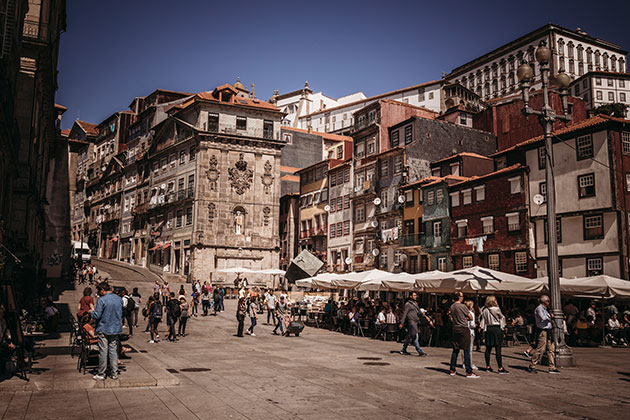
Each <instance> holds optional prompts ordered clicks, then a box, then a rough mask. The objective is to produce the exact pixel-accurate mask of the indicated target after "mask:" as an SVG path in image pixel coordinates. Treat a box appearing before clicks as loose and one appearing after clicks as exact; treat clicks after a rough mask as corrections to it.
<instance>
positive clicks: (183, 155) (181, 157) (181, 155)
mask: <svg viewBox="0 0 630 420" xmlns="http://www.w3.org/2000/svg"><path fill="white" fill-rule="evenodd" d="M184 163H186V151H185V150H182V151H180V152H179V164H180V165H183V164H184Z"/></svg>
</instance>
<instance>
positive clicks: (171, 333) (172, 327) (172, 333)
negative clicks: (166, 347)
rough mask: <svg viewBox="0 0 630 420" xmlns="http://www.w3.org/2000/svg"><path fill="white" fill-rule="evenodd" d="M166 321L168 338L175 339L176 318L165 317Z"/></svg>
mask: <svg viewBox="0 0 630 420" xmlns="http://www.w3.org/2000/svg"><path fill="white" fill-rule="evenodd" d="M166 321H167V323H168V339H169V340H175V339H176V338H177V337H176V336H175V325H177V318H174V317H170V316H169V317H168V318H167V319H166Z"/></svg>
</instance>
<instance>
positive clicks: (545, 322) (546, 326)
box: [527, 295, 560, 374]
mask: <svg viewBox="0 0 630 420" xmlns="http://www.w3.org/2000/svg"><path fill="white" fill-rule="evenodd" d="M538 302H539V303H540V304H539V305H538V306H537V307H536V309H535V310H534V319H535V321H536V348H535V349H534V351H533V352H534V354H533V355H532V358H531V362H530V365H529V368H528V369H527V371H528V372H530V373H536V370H535V369H534V368H535V366H536V365H537V364H538V363H540V360H541V359H542V356H543V354H545V352H547V359H548V360H549V373H552V374H557V373H560V371H559V370H558V369H556V363H555V357H554V356H555V355H554V353H555V351H556V348H555V345H554V343H553V337H552V335H551V334H552V328H553V327H552V323H551V318H552V316H551V314H549V304H550V303H551V301H550V299H549V296H547V295H542V296H541V297H540V299H538Z"/></svg>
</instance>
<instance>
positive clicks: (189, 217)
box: [186, 207, 193, 226]
mask: <svg viewBox="0 0 630 420" xmlns="http://www.w3.org/2000/svg"><path fill="white" fill-rule="evenodd" d="M192 222H193V213H192V207H188V208H187V209H186V226H188V225H192Z"/></svg>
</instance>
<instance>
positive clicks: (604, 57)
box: [602, 52, 608, 70]
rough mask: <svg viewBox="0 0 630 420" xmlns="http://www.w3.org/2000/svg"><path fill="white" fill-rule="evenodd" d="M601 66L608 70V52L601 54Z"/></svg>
mask: <svg viewBox="0 0 630 420" xmlns="http://www.w3.org/2000/svg"><path fill="white" fill-rule="evenodd" d="M602 67H603V68H604V70H608V53H606V52H605V53H604V54H602Z"/></svg>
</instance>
